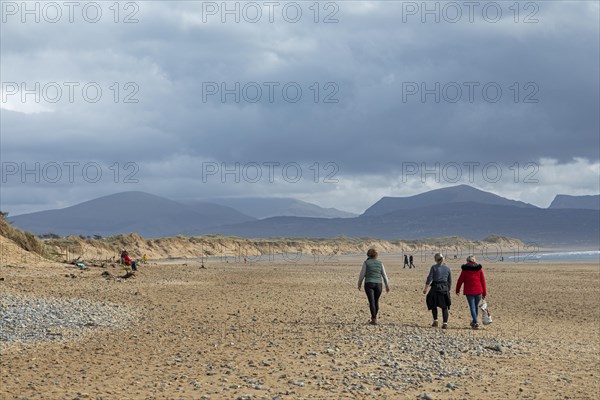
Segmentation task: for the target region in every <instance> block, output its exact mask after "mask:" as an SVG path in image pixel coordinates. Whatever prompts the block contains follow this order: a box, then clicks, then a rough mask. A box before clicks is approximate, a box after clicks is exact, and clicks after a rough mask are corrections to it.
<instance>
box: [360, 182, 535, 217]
mask: <svg viewBox="0 0 600 400" xmlns="http://www.w3.org/2000/svg"><path fill="white" fill-rule="evenodd" d="M466 202H470V203H480V204H488V205H505V206H515V207H528V208H529V207H534V206H532V205H531V204H528V203H524V202H522V201H517V200H510V199H507V198H505V197H502V196H498V195H497V194H494V193H490V192H486V191H484V190H481V189H478V188H475V187H473V186H469V185H464V184H461V185H456V186H450V187H445V188H439V189H434V190H430V191H428V192H425V193H420V194H417V195H414V196H407V197H383V198H382V199H381V200H379V201H378V202H377V203H375V204H373V205H372V206H371V207H369V208H368V209H367V210H366V211H365V212H364V214H363V215H364V216H373V215H384V214H388V213H391V212H394V211H398V210H410V209H416V208H420V207H427V206H434V205H442V204H449V203H466Z"/></svg>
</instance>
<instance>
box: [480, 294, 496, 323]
mask: <svg viewBox="0 0 600 400" xmlns="http://www.w3.org/2000/svg"><path fill="white" fill-rule="evenodd" d="M479 308H480V309H481V322H483V324H484V325H489V324H491V323H492V322H493V321H492V315H491V314H490V309H489V307H488V304H487V301H485V300H483V301H482V302H481V304H479Z"/></svg>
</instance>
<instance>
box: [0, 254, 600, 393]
mask: <svg viewBox="0 0 600 400" xmlns="http://www.w3.org/2000/svg"><path fill="white" fill-rule="evenodd" d="M380 258H381V260H382V261H383V262H384V263H385V264H386V268H387V271H388V275H389V277H390V281H391V283H392V291H391V292H390V293H388V294H384V295H383V296H382V300H381V314H380V325H378V326H370V325H368V323H367V322H368V320H369V314H368V305H367V299H366V296H365V295H364V292H362V291H361V292H359V291H358V290H357V289H356V278H357V275H358V272H359V269H360V264H361V262H362V259H363V258H362V257H354V256H353V257H349V256H340V257H336V258H333V259H329V260H327V261H326V262H323V261H322V260H321V261H318V260H317V262H315V260H314V259H305V260H301V261H299V262H293V263H292V262H282V261H261V262H252V263H247V264H244V263H243V262H242V263H222V262H218V261H210V262H207V263H206V269H202V268H200V263H199V262H186V261H184V260H178V261H175V262H168V263H167V262H165V263H149V264H148V265H144V266H142V267H141V270H140V271H139V272H138V274H137V275H136V276H135V278H132V279H126V280H123V279H119V278H118V276H120V275H122V274H123V271H122V270H121V269H120V268H114V267H112V266H108V267H105V268H101V267H90V268H89V269H87V270H84V271H79V270H77V269H76V268H74V267H72V266H68V265H65V264H58V263H52V262H47V263H38V264H37V265H35V266H26V265H13V266H3V267H2V268H1V269H0V278H3V280H1V281H0V292H1V293H2V296H4V297H3V299H4V300H3V301H5V302H6V301H7V299H8V297H10V296H17V297H24V298H44V299H50V301H51V300H52V299H78V300H80V299H83V300H85V301H87V302H89V304H99V305H103V306H109V305H110V306H112V307H117V308H118V309H119V310H120V311H119V312H121V313H123V312H126V313H127V315H128V317H127V318H128V322H127V323H126V324H125V326H121V327H118V328H114V327H110V326H104V325H103V324H102V323H100V322H99V323H97V324H96V323H91V324H88V326H85V327H83V328H81V329H77V330H76V332H67V331H65V332H64V333H61V332H60V331H58V332H46V335H45V336H46V338H45V340H43V341H39V340H35V341H29V342H21V343H16V342H2V345H3V347H2V357H1V361H0V367H1V385H0V397H1V398H3V399H23V398H28V399H74V398H92V399H307V398H317V399H338V398H339V399H345V398H356V399H363V398H382V399H402V398H406V399H415V398H433V399H594V398H598V397H597V396H598V395H597V393H598V389H599V388H598V382H599V380H598V374H599V366H600V363H599V354H600V352H599V347H600V346H599V341H598V334H599V323H598V321H599V319H598V317H599V315H598V314H599V307H598V306H599V304H598V303H599V301H600V299H599V296H598V278H599V274H598V271H599V266H598V265H597V264H590V263H577V264H562V263H552V264H549V263H545V264H540V263H520V264H517V263H506V262H504V263H490V264H487V265H485V264H484V268H485V271H486V276H487V280H488V302H489V305H490V309H491V311H492V315H493V318H494V322H493V324H492V325H489V326H486V327H483V328H482V329H480V330H478V331H473V330H471V329H469V312H468V306H467V303H466V300H465V299H464V297H463V296H460V297H458V296H455V295H453V306H452V308H451V312H450V324H449V329H448V330H447V331H441V330H440V329H436V328H431V327H430V326H429V325H430V323H431V316H430V314H429V312H428V311H427V309H426V306H425V300H424V296H423V295H422V294H421V292H420V289H421V288H422V285H423V282H424V279H425V277H426V275H427V271H428V266H425V265H419V264H418V265H417V268H416V269H410V270H408V269H402V262H401V260H400V259H399V258H397V257H392V256H386V255H385V254H382V255H381V257H380ZM448 264H449V266H450V267H451V269H452V271H453V274H454V276H455V279H456V278H457V277H458V273H459V270H460V265H459V262H458V261H454V260H450V261H449V263H448ZM103 273H104V275H103ZM85 304H88V303H85ZM89 307H91V306H89ZM119 307H121V308H119ZM84 308H85V307H84ZM78 312H81V310H78ZM84 312H85V310H84ZM98 312H99V313H102V312H103V311H102V310H100V311H98ZM119 318H120V317H119ZM23 322H24V329H27V326H25V325H26V324H27V323H28V321H23ZM42 336H44V335H43V332H42ZM427 396H429V397H427Z"/></svg>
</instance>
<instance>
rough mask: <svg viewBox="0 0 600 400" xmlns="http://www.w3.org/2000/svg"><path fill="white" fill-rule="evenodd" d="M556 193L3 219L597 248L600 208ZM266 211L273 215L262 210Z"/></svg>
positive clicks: (108, 230)
mask: <svg viewBox="0 0 600 400" xmlns="http://www.w3.org/2000/svg"><path fill="white" fill-rule="evenodd" d="M563 197H566V196H562V195H559V196H557V197H556V199H555V201H554V202H553V205H554V206H551V207H550V208H547V209H544V208H538V207H535V206H533V205H531V204H527V203H523V202H520V201H515V200H510V199H506V198H504V197H501V196H498V195H495V194H492V193H488V192H485V191H482V190H479V189H475V188H473V187H470V186H467V185H459V186H454V187H449V188H442V189H436V190H432V191H429V192H426V193H422V194H419V195H416V196H408V197H384V198H382V199H381V200H379V201H378V202H376V203H375V204H373V206H371V207H369V208H368V209H367V210H366V211H365V212H364V213H363V214H362V215H361V216H358V217H352V216H348V213H345V212H343V211H339V210H336V209H324V208H321V207H318V206H316V205H314V204H311V203H306V202H301V201H298V200H294V199H259V198H246V199H215V200H214V201H220V202H222V203H219V204H217V203H215V202H189V203H187V204H182V203H180V202H176V201H173V200H169V199H165V198H162V197H159V196H155V195H152V194H148V193H143V192H125V193H118V194H114V195H110V196H104V197H100V198H97V199H94V200H90V201H87V202H84V203H80V204H77V205H75V206H72V207H67V208H64V209H60V210H49V211H41V212H36V213H32V214H24V215H18V216H14V217H10V218H9V221H11V222H12V223H13V224H14V225H15V226H17V227H19V228H22V229H25V230H29V231H32V232H34V233H36V234H46V233H55V234H58V235H61V236H65V235H69V234H76V235H84V236H91V235H96V234H97V235H101V236H110V235H114V234H118V233H129V232H137V233H139V234H140V235H142V236H145V237H150V238H152V237H163V236H175V235H178V234H183V235H199V234H215V233H219V234H225V235H233V236H241V237H257V238H258V237H265V238H266V237H335V236H341V235H345V236H350V237H373V238H381V239H389V240H395V239H420V238H432V237H441V236H463V237H465V238H467V239H472V240H479V239H482V238H485V237H487V236H489V235H492V234H497V235H503V236H509V237H514V238H518V239H521V240H523V241H526V242H535V243H537V244H538V245H540V246H562V247H577V248H582V247H594V248H598V246H599V245H600V228H599V226H600V211H599V210H598V209H597V208H596V209H589V208H588V207H590V205H589V202H587V200H586V201H585V202H584V201H581V200H573V199H571V197H573V196H568V197H569V201H568V202H567V203H565V202H564V200H562V198H563ZM578 197H584V196H578ZM592 197H593V196H592ZM596 198H597V196H596ZM225 203H226V204H225ZM554 203H557V204H554ZM564 204H566V208H565V207H564ZM592 205H593V204H592ZM273 214H275V215H278V216H273V217H269V216H270V215H273ZM290 215H291V216H290ZM264 217H268V218H264ZM342 217H346V218H342ZM259 218H263V219H259Z"/></svg>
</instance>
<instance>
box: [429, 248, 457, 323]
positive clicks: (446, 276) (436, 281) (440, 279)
mask: <svg viewBox="0 0 600 400" xmlns="http://www.w3.org/2000/svg"><path fill="white" fill-rule="evenodd" d="M433 258H434V259H435V262H436V263H435V264H434V265H432V266H431V268H430V269H429V275H427V279H426V280H425V286H424V287H423V294H427V297H426V303H427V309H428V310H431V314H432V316H433V323H432V324H431V326H433V327H437V326H438V310H437V309H438V307H439V308H441V309H442V329H447V328H448V311H449V310H450V305H451V304H452V301H451V299H450V288H451V287H452V272H451V271H450V268H448V266H447V265H446V264H444V255H443V254H441V253H436V254H435V255H434V256H433ZM427 289H429V293H428V292H427Z"/></svg>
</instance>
